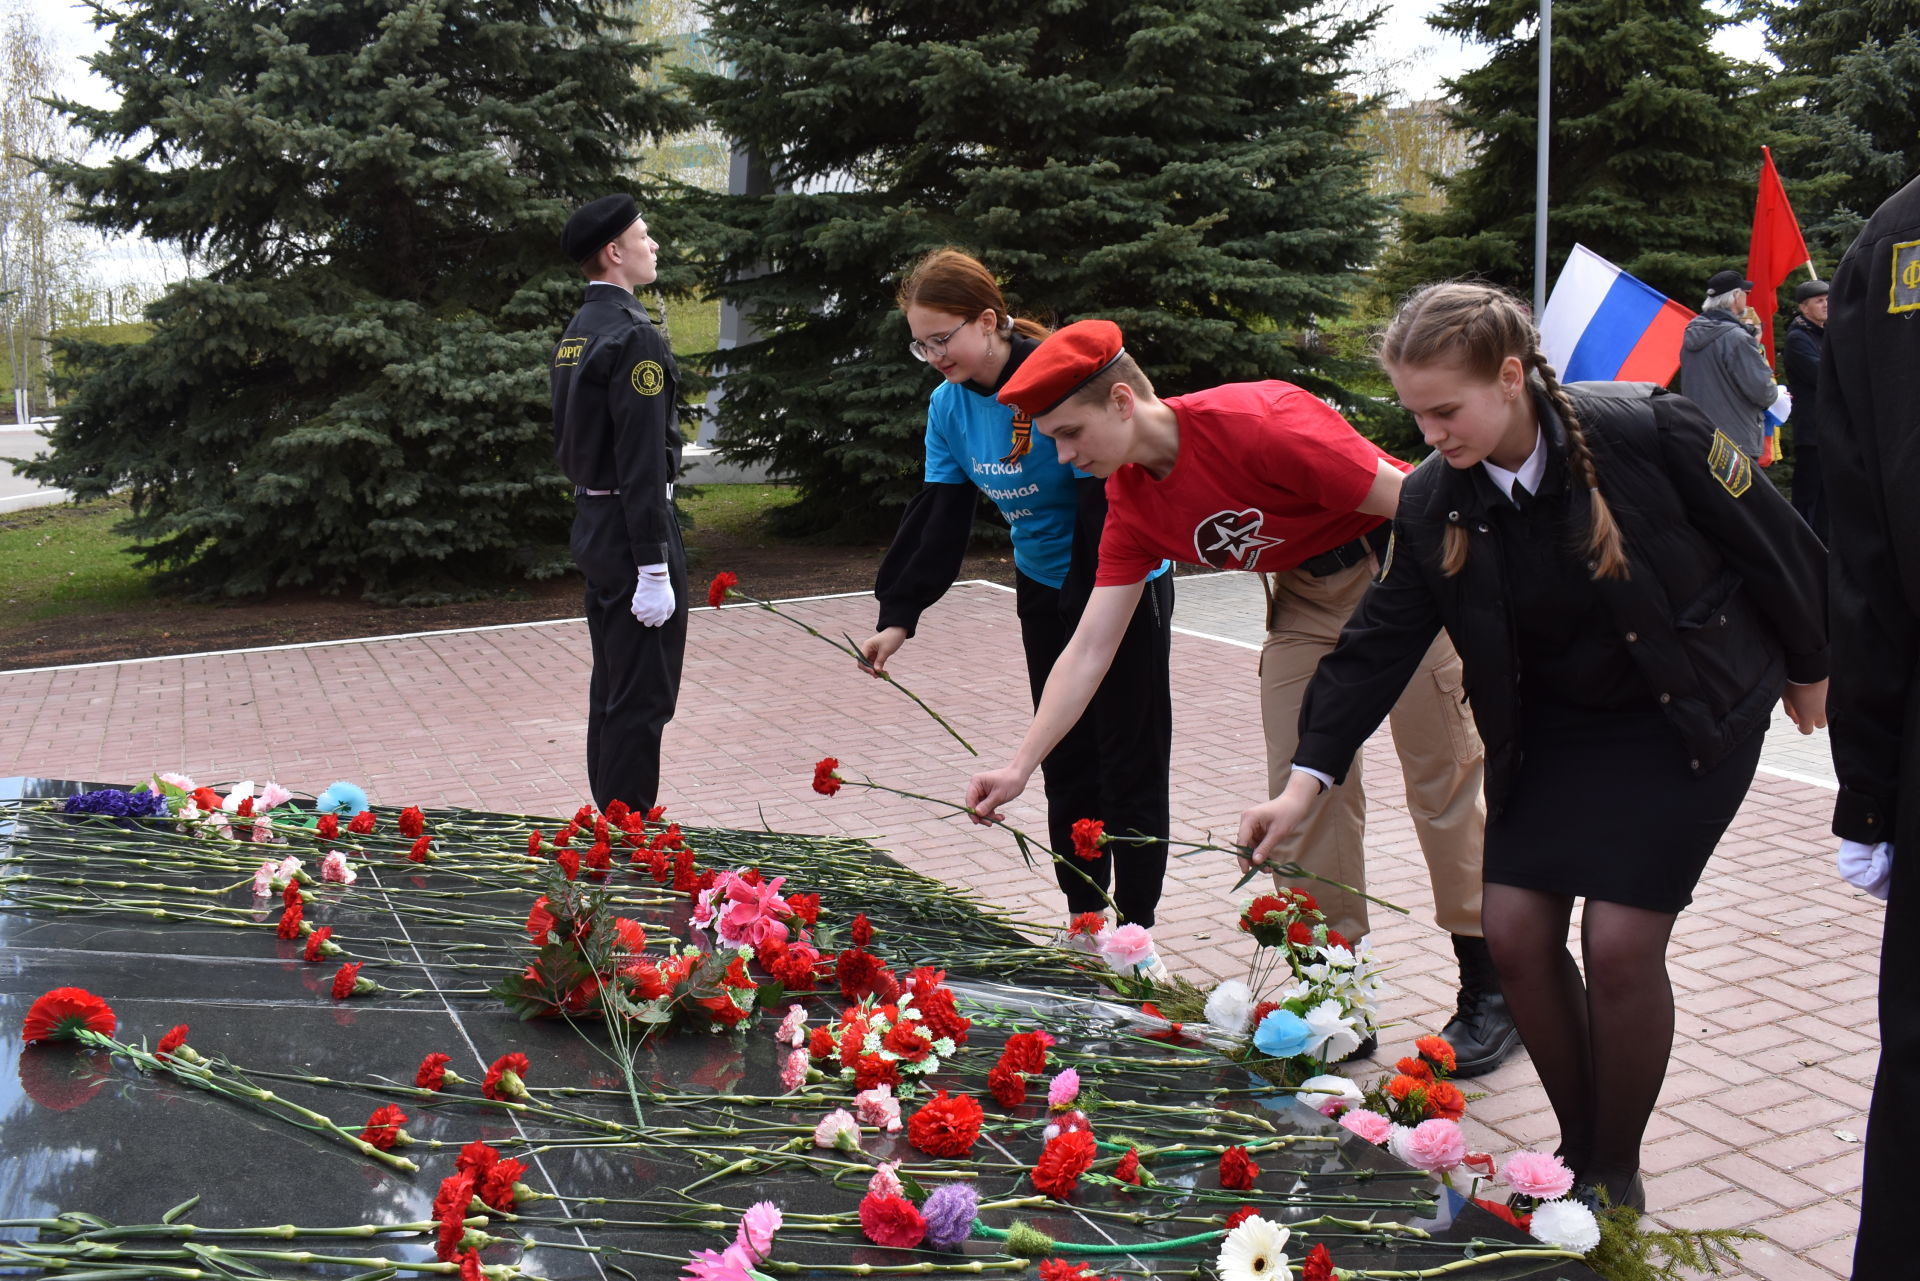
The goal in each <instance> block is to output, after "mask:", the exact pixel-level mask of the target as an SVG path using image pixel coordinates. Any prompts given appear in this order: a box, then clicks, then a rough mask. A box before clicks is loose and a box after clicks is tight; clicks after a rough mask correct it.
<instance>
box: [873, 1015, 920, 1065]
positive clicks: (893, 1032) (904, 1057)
mask: <svg viewBox="0 0 1920 1281" xmlns="http://www.w3.org/2000/svg"><path fill="white" fill-rule="evenodd" d="M880 1048H881V1049H883V1050H887V1051H889V1052H891V1053H893V1054H897V1055H899V1056H900V1061H901V1062H902V1063H919V1062H922V1061H924V1060H925V1059H926V1057H927V1056H928V1055H929V1054H931V1053H933V1038H932V1037H930V1036H928V1035H927V1033H926V1030H925V1029H924V1028H922V1027H921V1026H920V1025H919V1024H918V1023H916V1022H914V1021H913V1020H912V1019H902V1020H901V1021H900V1022H898V1023H895V1024H894V1025H893V1026H892V1027H890V1028H888V1029H887V1034H886V1035H885V1036H883V1037H881V1038H880Z"/></svg>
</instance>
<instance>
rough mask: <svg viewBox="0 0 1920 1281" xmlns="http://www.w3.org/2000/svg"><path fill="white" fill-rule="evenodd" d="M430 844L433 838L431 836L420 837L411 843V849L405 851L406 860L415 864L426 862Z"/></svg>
mask: <svg viewBox="0 0 1920 1281" xmlns="http://www.w3.org/2000/svg"><path fill="white" fill-rule="evenodd" d="M431 844H433V838H432V837H431V836H422V837H421V838H420V839H419V840H416V841H415V842H414V843H413V848H412V849H410V850H408V851H407V858H408V859H409V860H410V861H412V862H415V863H424V862H426V861H427V847H428V846H429V845H431Z"/></svg>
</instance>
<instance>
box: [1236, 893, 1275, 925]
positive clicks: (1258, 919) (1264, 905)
mask: <svg viewBox="0 0 1920 1281" xmlns="http://www.w3.org/2000/svg"><path fill="white" fill-rule="evenodd" d="M1286 910H1287V905H1286V903H1285V901H1284V900H1282V899H1280V898H1279V897H1278V896H1277V895H1273V894H1262V895H1261V896H1260V897H1259V898H1256V899H1255V900H1253V905H1252V906H1251V907H1249V908H1248V909H1247V912H1246V915H1245V916H1242V917H1241V918H1240V928H1241V929H1243V930H1244V929H1246V928H1247V927H1248V926H1249V925H1260V924H1263V923H1265V921H1266V919H1267V918H1268V917H1269V916H1272V915H1274V914H1275V913H1277V912H1285V911H1286Z"/></svg>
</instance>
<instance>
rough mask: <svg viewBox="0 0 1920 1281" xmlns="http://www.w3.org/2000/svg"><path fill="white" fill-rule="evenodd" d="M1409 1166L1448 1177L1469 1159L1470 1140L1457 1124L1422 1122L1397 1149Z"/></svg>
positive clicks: (1436, 1121) (1395, 1151) (1407, 1135)
mask: <svg viewBox="0 0 1920 1281" xmlns="http://www.w3.org/2000/svg"><path fill="white" fill-rule="evenodd" d="M1394 1155H1396V1156H1398V1157H1400V1159H1402V1160H1403V1161H1405V1162H1406V1163H1407V1164H1408V1165H1411V1166H1413V1167H1415V1168H1416V1169H1421V1170H1425V1171H1427V1172H1428V1173H1429V1174H1444V1173H1446V1172H1447V1171H1448V1170H1452V1169H1456V1168H1458V1167H1459V1165H1460V1163H1461V1162H1462V1161H1464V1160H1466V1159H1467V1139H1466V1136H1465V1135H1464V1134H1462V1133H1461V1132H1460V1125H1459V1123H1458V1122H1455V1121H1443V1120H1440V1119H1438V1118H1436V1119H1434V1120H1432V1121H1422V1122H1421V1123H1420V1124H1418V1125H1416V1126H1414V1127H1413V1129H1412V1130H1411V1131H1410V1132H1408V1133H1407V1134H1406V1135H1405V1136H1404V1138H1403V1141H1402V1142H1401V1143H1400V1144H1399V1145H1398V1146H1397V1147H1396V1148H1395V1149H1394Z"/></svg>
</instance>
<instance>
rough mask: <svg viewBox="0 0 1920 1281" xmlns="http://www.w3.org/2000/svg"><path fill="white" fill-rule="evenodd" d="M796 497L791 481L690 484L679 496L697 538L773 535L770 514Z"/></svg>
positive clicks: (695, 539) (756, 537)
mask: <svg viewBox="0 0 1920 1281" xmlns="http://www.w3.org/2000/svg"><path fill="white" fill-rule="evenodd" d="M793 501H794V491H793V487H792V486H791V485H690V486H688V487H687V488H686V489H684V490H682V491H681V492H680V497H679V505H680V510H681V511H682V512H684V513H685V514H686V515H687V516H688V517H689V518H690V519H691V520H692V522H693V535H692V537H693V540H694V541H695V542H698V541H700V540H701V539H702V538H703V537H721V538H726V539H729V540H732V539H742V540H745V539H766V538H770V537H772V536H771V535H770V534H769V533H768V532H767V529H766V524H765V522H766V517H767V514H768V513H769V512H771V511H773V510H774V509H775V508H776V507H785V506H786V505H787V504H789V503H791V502H793Z"/></svg>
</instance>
